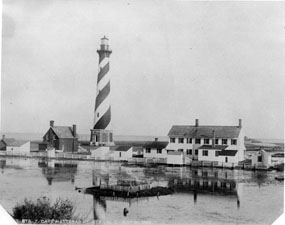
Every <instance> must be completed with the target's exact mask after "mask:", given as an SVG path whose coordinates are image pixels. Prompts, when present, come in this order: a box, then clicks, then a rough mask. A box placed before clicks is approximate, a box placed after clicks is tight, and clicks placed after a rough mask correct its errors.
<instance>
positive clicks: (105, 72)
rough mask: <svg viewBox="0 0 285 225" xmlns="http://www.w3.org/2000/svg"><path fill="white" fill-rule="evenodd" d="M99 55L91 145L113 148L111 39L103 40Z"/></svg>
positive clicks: (98, 51) (104, 38)
mask: <svg viewBox="0 0 285 225" xmlns="http://www.w3.org/2000/svg"><path fill="white" fill-rule="evenodd" d="M97 53H98V55H99V72H98V76H97V84H96V98H95V109H94V122H93V128H92V129H91V135H90V145H95V146H111V145H114V143H113V131H112V130H111V128H110V125H111V101H110V97H111V95H110V94H111V77H110V72H109V70H110V62H109V59H110V55H111V53H112V51H111V50H110V48H109V39H108V38H106V37H105V36H104V37H103V38H101V45H100V49H98V50H97Z"/></svg>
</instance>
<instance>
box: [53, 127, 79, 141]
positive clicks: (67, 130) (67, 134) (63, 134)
mask: <svg viewBox="0 0 285 225" xmlns="http://www.w3.org/2000/svg"><path fill="white" fill-rule="evenodd" d="M51 129H52V130H53V131H54V133H55V134H56V136H57V137H58V138H74V136H73V133H72V128H71V127H67V126H54V127H51Z"/></svg>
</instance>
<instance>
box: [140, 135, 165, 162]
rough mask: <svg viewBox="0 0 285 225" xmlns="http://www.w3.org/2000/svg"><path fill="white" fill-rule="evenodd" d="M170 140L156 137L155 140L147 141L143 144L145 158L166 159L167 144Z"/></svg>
mask: <svg viewBox="0 0 285 225" xmlns="http://www.w3.org/2000/svg"><path fill="white" fill-rule="evenodd" d="M167 144H168V142H165V141H158V139H157V138H155V141H152V142H147V143H145V145H144V146H143V157H144V158H154V159H166V158H167V151H166V149H165V148H166V146H167Z"/></svg>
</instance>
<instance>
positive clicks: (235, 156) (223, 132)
mask: <svg viewBox="0 0 285 225" xmlns="http://www.w3.org/2000/svg"><path fill="white" fill-rule="evenodd" d="M168 137H169V143H168V145H167V147H166V149H167V151H168V153H169V152H171V151H172V152H173V151H174V152H181V153H183V156H184V160H183V164H190V163H191V161H193V160H195V161H210V162H224V163H234V164H237V163H238V162H239V161H242V160H244V151H245V145H244V133H243V129H242V120H241V119H240V120H239V124H238V125H237V126H208V125H206V126H205V125H203V126H200V125H199V120H198V119H196V121H195V125H192V126H191V125H190V126H188V125H184V126H179V125H174V126H172V128H171V129H170V131H169V133H168ZM168 157H171V155H170V156H168Z"/></svg>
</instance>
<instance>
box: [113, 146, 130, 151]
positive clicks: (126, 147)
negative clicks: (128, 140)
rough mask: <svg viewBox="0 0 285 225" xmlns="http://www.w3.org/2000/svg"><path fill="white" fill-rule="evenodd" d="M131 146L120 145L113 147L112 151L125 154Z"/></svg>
mask: <svg viewBox="0 0 285 225" xmlns="http://www.w3.org/2000/svg"><path fill="white" fill-rule="evenodd" d="M131 147H132V146H128V145H121V146H114V148H113V150H114V151H120V152H127V151H128V150H129V149H130V148H131Z"/></svg>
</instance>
